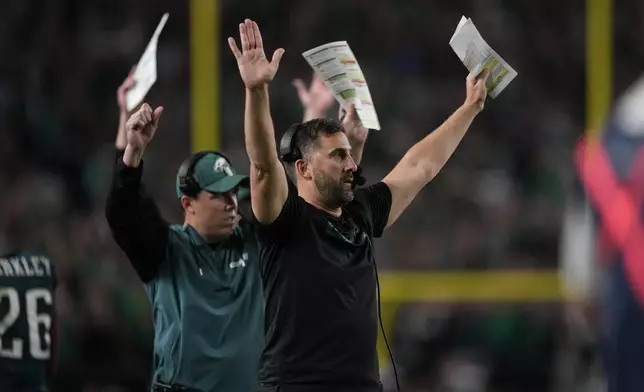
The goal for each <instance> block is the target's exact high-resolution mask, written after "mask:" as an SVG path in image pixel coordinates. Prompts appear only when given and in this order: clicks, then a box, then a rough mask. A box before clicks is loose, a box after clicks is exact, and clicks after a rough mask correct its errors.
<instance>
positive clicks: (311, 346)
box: [228, 19, 489, 392]
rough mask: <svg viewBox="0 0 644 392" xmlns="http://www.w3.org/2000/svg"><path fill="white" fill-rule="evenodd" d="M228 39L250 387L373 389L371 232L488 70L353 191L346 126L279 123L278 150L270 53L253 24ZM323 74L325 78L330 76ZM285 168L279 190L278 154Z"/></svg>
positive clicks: (444, 143)
mask: <svg viewBox="0 0 644 392" xmlns="http://www.w3.org/2000/svg"><path fill="white" fill-rule="evenodd" d="M239 30H240V36H241V37H240V38H241V45H242V50H239V48H238V47H237V44H236V43H235V40H234V39H233V38H229V40H228V41H229V44H230V47H231V50H232V52H233V54H234V56H235V58H236V59H237V65H238V67H239V72H240V75H241V77H242V80H243V82H244V85H245V88H246V112H245V137H246V149H247V152H248V156H249V158H250V161H251V169H250V170H251V172H250V186H251V202H252V209H253V213H254V215H255V217H256V219H257V221H258V229H257V233H258V238H259V247H260V268H261V270H262V279H263V281H264V287H265V296H266V345H265V347H264V351H263V353H262V358H261V360H260V367H259V382H260V388H261V389H262V390H263V391H271V392H274V391H280V392H305V391H306V392H327V391H328V392H331V391H333V392H348V391H352V392H372V391H379V390H381V384H380V377H379V374H378V358H377V353H376V338H377V328H378V326H377V320H378V315H377V305H376V284H377V280H376V274H375V272H376V271H375V255H374V246H373V239H374V238H376V237H380V236H381V235H382V234H383V231H384V230H385V229H386V228H387V227H389V226H391V225H392V224H393V223H394V222H395V221H396V219H398V217H399V216H400V214H401V213H402V212H403V211H404V210H405V209H406V208H407V206H408V205H409V204H410V203H411V201H412V200H413V199H414V197H415V196H416V194H418V192H419V191H420V190H421V189H422V188H423V187H424V186H425V185H426V184H427V183H428V182H429V181H430V180H431V179H432V178H433V177H434V176H436V175H437V174H438V172H439V170H440V169H441V168H442V167H443V165H445V163H446V162H447V160H448V159H449V157H450V156H451V155H452V153H453V152H454V150H455V149H456V147H457V146H458V144H459V143H460V141H461V139H462V138H463V137H464V135H465V133H466V132H467V130H468V128H469V126H470V124H471V123H472V121H473V120H474V118H475V117H476V116H477V115H478V114H479V112H480V111H481V110H482V109H483V105H484V102H485V97H486V87H485V82H486V79H487V76H488V75H489V71H487V70H485V71H483V72H482V73H481V74H480V75H478V76H476V77H475V76H469V77H468V78H467V83H466V99H465V102H464V103H463V105H462V106H461V107H460V108H459V109H457V110H456V111H455V112H454V113H453V114H452V115H451V116H450V118H449V119H447V120H446V121H445V122H444V123H443V124H442V125H441V126H440V127H439V128H437V129H436V130H434V131H433V132H432V133H431V134H430V135H428V136H426V137H425V138H424V139H423V140H421V141H420V142H418V143H417V144H416V145H414V146H413V147H412V148H411V149H410V150H409V151H408V152H407V153H406V154H405V156H404V157H403V158H402V160H401V161H400V162H399V163H398V165H397V166H396V167H395V168H394V169H393V170H392V171H391V172H390V173H389V174H388V175H387V176H386V177H385V178H384V179H383V180H382V181H381V182H379V183H376V184H374V185H371V186H368V187H366V188H362V189H358V190H355V191H354V178H355V175H356V170H357V165H356V162H355V160H354V158H353V151H352V148H351V145H350V143H349V140H348V138H347V136H346V134H345V131H344V129H343V127H342V125H341V124H340V123H338V122H337V121H334V120H326V119H316V120H311V121H307V122H305V123H303V124H299V125H297V126H295V127H292V128H291V129H289V131H287V133H286V137H285V138H283V139H282V141H281V143H280V147H279V151H280V155H278V153H277V146H276V144H275V131H274V128H273V122H272V119H271V114H270V108H269V95H268V84H269V83H270V82H271V81H272V79H273V77H274V76H275V74H276V72H277V69H278V67H279V62H280V59H281V57H282V55H283V54H284V50H283V49H277V50H276V51H275V53H274V54H273V58H272V60H271V61H270V62H269V61H268V60H267V59H266V56H265V54H264V48H263V42H262V36H261V33H260V30H259V27H258V26H257V23H255V22H253V21H251V20H249V19H246V20H245V21H244V23H241V24H240V25H239ZM331 76H332V75H329V77H331ZM280 156H281V158H282V161H283V162H284V163H286V165H287V166H288V167H290V169H291V171H292V172H293V173H294V174H295V177H296V185H297V189H295V188H294V187H289V186H288V182H287V179H286V174H285V171H284V169H283V167H282V162H280Z"/></svg>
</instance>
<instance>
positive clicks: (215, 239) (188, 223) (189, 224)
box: [183, 221, 225, 245]
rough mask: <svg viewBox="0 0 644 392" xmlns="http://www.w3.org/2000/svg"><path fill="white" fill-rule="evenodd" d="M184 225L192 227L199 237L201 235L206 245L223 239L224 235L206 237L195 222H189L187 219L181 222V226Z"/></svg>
mask: <svg viewBox="0 0 644 392" xmlns="http://www.w3.org/2000/svg"><path fill="white" fill-rule="evenodd" d="M186 226H190V227H192V229H193V230H194V231H195V232H196V233H197V234H199V237H201V239H202V240H203V241H204V242H205V243H206V244H208V245H215V244H217V243H218V242H219V241H221V240H223V239H224V238H225V237H217V238H211V237H206V236H205V235H204V234H203V231H202V230H200V229H199V227H197V225H195V224H193V223H190V222H188V221H185V222H183V227H186Z"/></svg>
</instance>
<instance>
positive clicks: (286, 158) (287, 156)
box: [280, 124, 302, 163]
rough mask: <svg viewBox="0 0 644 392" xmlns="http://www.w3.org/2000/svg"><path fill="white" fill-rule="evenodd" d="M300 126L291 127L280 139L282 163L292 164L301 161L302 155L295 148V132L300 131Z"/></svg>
mask: <svg viewBox="0 0 644 392" xmlns="http://www.w3.org/2000/svg"><path fill="white" fill-rule="evenodd" d="M300 125H301V124H293V125H291V126H290V127H289V128H288V129H287V130H286V132H284V134H283V135H282V139H280V159H281V160H282V161H283V162H288V163H293V162H295V161H297V160H298V159H302V153H301V152H300V149H299V148H298V147H297V145H296V143H297V131H298V130H299V129H300Z"/></svg>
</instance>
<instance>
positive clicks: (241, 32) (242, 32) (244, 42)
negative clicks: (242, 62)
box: [239, 23, 250, 52]
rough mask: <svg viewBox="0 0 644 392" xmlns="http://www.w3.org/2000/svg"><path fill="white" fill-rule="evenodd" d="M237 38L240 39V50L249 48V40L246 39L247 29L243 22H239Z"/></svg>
mask: <svg viewBox="0 0 644 392" xmlns="http://www.w3.org/2000/svg"><path fill="white" fill-rule="evenodd" d="M239 38H240V39H241V45H242V50H243V51H244V52H245V51H247V50H250V42H249V41H248V31H247V29H246V24H245V23H240V24H239Z"/></svg>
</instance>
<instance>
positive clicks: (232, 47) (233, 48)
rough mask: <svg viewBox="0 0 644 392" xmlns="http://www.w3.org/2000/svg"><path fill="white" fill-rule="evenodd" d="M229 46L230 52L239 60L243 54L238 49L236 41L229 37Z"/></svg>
mask: <svg viewBox="0 0 644 392" xmlns="http://www.w3.org/2000/svg"><path fill="white" fill-rule="evenodd" d="M228 46H230V50H231V51H232V52H233V55H234V56H235V58H236V59H237V60H239V59H240V58H241V56H242V54H241V52H240V51H239V48H238V47H237V43H236V42H235V39H234V38H233V37H228Z"/></svg>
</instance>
